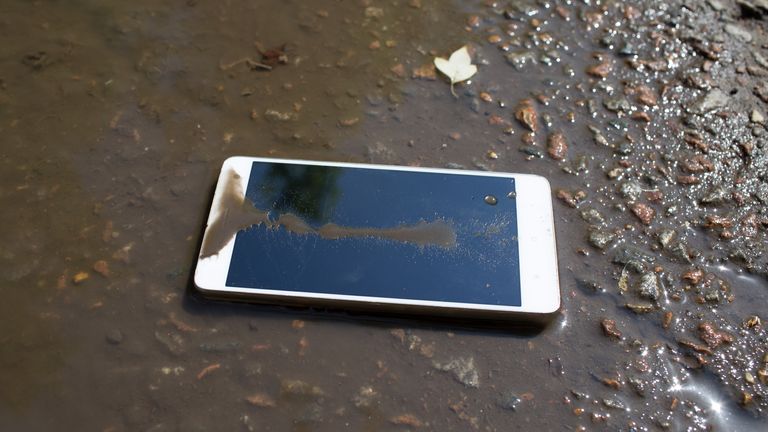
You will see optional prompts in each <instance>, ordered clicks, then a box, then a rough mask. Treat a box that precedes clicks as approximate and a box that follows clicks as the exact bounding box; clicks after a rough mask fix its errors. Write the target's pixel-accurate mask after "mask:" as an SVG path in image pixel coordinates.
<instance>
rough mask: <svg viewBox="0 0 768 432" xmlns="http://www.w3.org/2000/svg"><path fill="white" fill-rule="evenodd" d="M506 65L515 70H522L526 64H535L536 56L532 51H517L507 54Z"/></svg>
mask: <svg viewBox="0 0 768 432" xmlns="http://www.w3.org/2000/svg"><path fill="white" fill-rule="evenodd" d="M506 59H507V63H509V64H511V65H512V66H513V67H514V68H515V69H516V70H522V69H524V68H525V66H526V65H527V64H536V55H535V54H534V53H533V51H518V52H512V53H509V54H507V56H506Z"/></svg>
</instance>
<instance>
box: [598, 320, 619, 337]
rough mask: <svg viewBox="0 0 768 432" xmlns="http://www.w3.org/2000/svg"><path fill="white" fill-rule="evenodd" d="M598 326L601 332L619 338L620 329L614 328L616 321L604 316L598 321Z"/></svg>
mask: <svg viewBox="0 0 768 432" xmlns="http://www.w3.org/2000/svg"><path fill="white" fill-rule="evenodd" d="M600 326H601V327H602V329H603V334H605V335H606V336H608V337H613V338H616V339H621V331H619V329H617V328H616V321H614V320H612V319H608V318H605V319H603V320H602V321H600Z"/></svg>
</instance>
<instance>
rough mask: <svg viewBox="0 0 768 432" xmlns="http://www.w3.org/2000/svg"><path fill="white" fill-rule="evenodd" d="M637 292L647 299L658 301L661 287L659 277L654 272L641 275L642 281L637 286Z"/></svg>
mask: <svg viewBox="0 0 768 432" xmlns="http://www.w3.org/2000/svg"><path fill="white" fill-rule="evenodd" d="M636 289H637V294H638V295H639V296H640V297H642V298H645V299H648V300H653V301H656V300H658V299H659V295H660V294H661V289H660V288H659V279H658V277H657V276H656V274H655V273H653V272H646V273H643V275H642V276H640V281H639V282H638V283H637V286H636Z"/></svg>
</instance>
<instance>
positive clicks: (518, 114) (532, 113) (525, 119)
mask: <svg viewBox="0 0 768 432" xmlns="http://www.w3.org/2000/svg"><path fill="white" fill-rule="evenodd" d="M515 118H516V119H517V120H518V121H519V122H520V123H521V124H522V125H523V126H525V127H526V128H528V129H529V130H530V131H531V132H536V131H537V130H538V129H539V120H538V114H537V113H536V109H535V108H534V107H533V100H531V99H523V100H522V101H521V102H520V104H518V106H517V110H516V111H515Z"/></svg>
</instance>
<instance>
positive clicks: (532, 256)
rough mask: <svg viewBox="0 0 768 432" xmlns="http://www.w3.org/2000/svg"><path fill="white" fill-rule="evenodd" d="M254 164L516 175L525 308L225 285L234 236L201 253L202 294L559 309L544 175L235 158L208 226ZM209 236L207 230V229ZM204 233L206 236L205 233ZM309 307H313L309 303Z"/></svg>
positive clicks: (535, 310) (223, 174) (531, 310)
mask: <svg viewBox="0 0 768 432" xmlns="http://www.w3.org/2000/svg"><path fill="white" fill-rule="evenodd" d="M253 162H275V163H287V164H299V165H321V166H333V167H351V168H365V169H378V170H390V171H411V172H429V173H443V174H456V175H471V176H484V177H506V178H514V179H515V190H516V193H517V199H516V202H517V220H518V242H519V247H520V253H519V256H520V291H521V304H522V305H521V306H499V305H487V304H474V303H457V302H444V301H432V300H412V299H401V298H385V297H369V296H353V295H342V294H325V293H313V292H298V291H282V290H270V289H259V288H245V287H233V286H227V285H226V278H227V273H228V271H229V263H230V260H231V258H232V252H233V250H234V243H235V242H234V238H233V239H232V240H230V241H229V242H228V243H227V244H226V246H224V248H222V249H221V250H220V251H219V253H218V254H215V255H212V256H209V257H206V258H200V257H198V262H197V268H196V269H195V276H194V281H195V285H196V286H197V289H198V290H200V291H201V292H202V293H203V294H210V295H215V296H226V295H228V294H229V295H238V296H245V297H248V296H264V297H287V298H295V299H301V298H310V299H311V298H316V299H322V300H331V301H341V302H362V303H375V304H389V305H405V306H416V307H428V308H450V309H466V310H476V311H489V312H490V311H495V312H516V313H528V314H551V313H554V312H556V311H557V310H558V309H559V308H560V282H559V277H558V266H557V249H556V245H555V230H554V220H553V214H552V198H551V189H550V186H549V182H548V181H547V180H546V179H545V178H544V177H541V176H537V175H531V174H509V173H497V172H485V171H469V170H466V171H465V170H451V169H439V168H414V167H402V166H390V165H369V164H357V163H343V162H319V161H308V160H296V159H272V158H258V157H244V156H235V157H230V158H229V159H227V160H226V161H224V164H223V165H222V169H221V173H220V175H219V181H218V185H217V187H216V192H215V193H214V197H213V203H212V205H211V212H210V214H209V216H208V222H207V225H210V224H211V223H212V222H213V221H214V220H215V218H216V217H217V216H218V212H219V211H220V200H221V196H222V193H223V192H224V187H225V184H226V183H227V176H228V175H230V170H234V171H235V172H236V173H237V174H239V176H240V181H242V190H243V191H245V190H246V189H247V186H248V184H247V183H248V179H249V178H250V173H251V167H252V163H253ZM206 234H207V229H206ZM204 236H205V234H204ZM307 306H310V305H309V304H308V305H307Z"/></svg>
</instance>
